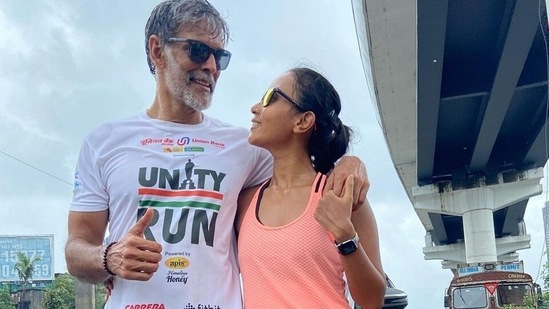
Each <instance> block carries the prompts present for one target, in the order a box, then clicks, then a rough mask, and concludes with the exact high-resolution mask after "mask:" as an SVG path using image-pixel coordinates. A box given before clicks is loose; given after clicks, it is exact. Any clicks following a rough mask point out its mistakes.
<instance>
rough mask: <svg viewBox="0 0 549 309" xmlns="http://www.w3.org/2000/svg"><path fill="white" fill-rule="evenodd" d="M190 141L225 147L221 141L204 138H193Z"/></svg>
mask: <svg viewBox="0 0 549 309" xmlns="http://www.w3.org/2000/svg"><path fill="white" fill-rule="evenodd" d="M192 142H193V143H195V144H207V145H212V146H215V147H217V148H221V149H225V144H224V143H221V142H217V141H212V140H204V139H200V138H193V139H192Z"/></svg>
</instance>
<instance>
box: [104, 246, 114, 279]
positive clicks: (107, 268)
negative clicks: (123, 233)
mask: <svg viewBox="0 0 549 309" xmlns="http://www.w3.org/2000/svg"><path fill="white" fill-rule="evenodd" d="M114 244H116V241H113V242H111V243H110V244H108V245H107V246H106V247H105V250H104V251H103V269H104V270H105V271H106V272H107V274H109V275H111V276H116V274H115V273H113V272H112V271H111V270H110V269H109V267H108V266H107V254H108V253H109V250H111V248H112V246H113V245H114Z"/></svg>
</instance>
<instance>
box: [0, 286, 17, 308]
mask: <svg viewBox="0 0 549 309" xmlns="http://www.w3.org/2000/svg"><path fill="white" fill-rule="evenodd" d="M14 305H15V303H14V302H13V300H12V299H11V295H10V293H9V292H8V291H5V290H2V291H0V309H13V308H15V307H14Z"/></svg>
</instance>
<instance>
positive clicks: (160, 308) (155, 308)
mask: <svg viewBox="0 0 549 309" xmlns="http://www.w3.org/2000/svg"><path fill="white" fill-rule="evenodd" d="M124 309H166V308H165V307H164V304H135V305H126V306H124Z"/></svg>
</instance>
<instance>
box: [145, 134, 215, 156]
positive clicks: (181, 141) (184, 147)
mask: <svg viewBox="0 0 549 309" xmlns="http://www.w3.org/2000/svg"><path fill="white" fill-rule="evenodd" d="M139 143H140V144H141V146H145V147H151V146H153V147H154V146H160V148H159V151H162V152H163V153H171V154H173V155H174V156H189V155H184V154H183V153H189V152H191V153H192V152H204V151H205V147H204V146H203V145H207V146H213V147H215V148H220V149H225V143H223V142H219V141H214V140H205V139H201V138H191V137H188V136H184V137H181V138H178V139H177V140H174V139H171V138H152V137H149V138H144V139H142V140H141V141H140V142H139ZM182 154H183V155H182Z"/></svg>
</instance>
